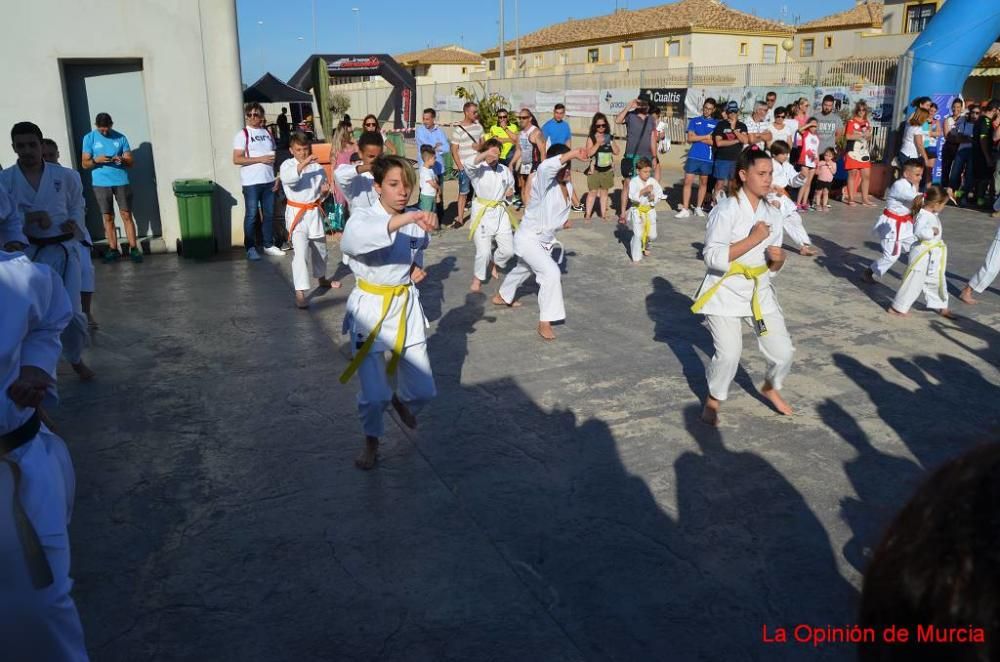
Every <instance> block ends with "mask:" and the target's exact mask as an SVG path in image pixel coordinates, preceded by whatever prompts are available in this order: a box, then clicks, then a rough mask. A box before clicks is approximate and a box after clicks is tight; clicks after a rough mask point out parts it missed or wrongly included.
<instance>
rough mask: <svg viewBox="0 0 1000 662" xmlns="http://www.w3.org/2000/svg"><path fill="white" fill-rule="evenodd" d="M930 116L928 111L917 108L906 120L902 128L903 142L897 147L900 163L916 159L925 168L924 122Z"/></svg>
mask: <svg viewBox="0 0 1000 662" xmlns="http://www.w3.org/2000/svg"><path fill="white" fill-rule="evenodd" d="M928 117H930V111H929V110H924V109H923V108H919V107H918V108H917V109H916V110H915V111H913V114H912V115H910V119H908V120H907V121H906V128H905V129H904V130H903V142H902V144H901V145H900V147H899V157H897V161H899V163H900V164H903V163H906V161H908V160H909V159H918V160H919V161H920V163H921V164H922V165H923V166H924V169H925V170H926V166H927V162H928V160H929V157H928V156H927V148H926V147H924V144H925V143H924V123H925V122H926V121H927V118H928Z"/></svg>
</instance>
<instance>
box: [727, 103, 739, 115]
mask: <svg viewBox="0 0 1000 662" xmlns="http://www.w3.org/2000/svg"><path fill="white" fill-rule="evenodd" d="M726 112H727V113H738V112H740V104H738V103H736V102H735V101H729V102H727V103H726Z"/></svg>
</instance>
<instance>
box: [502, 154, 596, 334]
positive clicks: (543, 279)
mask: <svg viewBox="0 0 1000 662" xmlns="http://www.w3.org/2000/svg"><path fill="white" fill-rule="evenodd" d="M545 156H546V158H545V160H544V161H542V162H541V164H539V166H538V170H537V171H536V172H535V173H534V176H533V177H532V178H531V197H530V198H529V201H528V208H527V209H526V210H525V212H524V218H522V219H521V223H520V225H519V226H518V228H517V231H516V232H515V233H514V254H515V255H517V257H518V261H517V266H516V267H514V268H513V269H512V270H511V271H510V273H508V274H507V277H506V278H504V279H503V283H501V284H500V291H499V292H498V293H497V295H496V296H494V297H493V303H494V304H496V305H498V306H516V305H519V304H518V303H517V302H515V301H514V296H515V294H516V293H517V287H518V285H520V284H521V283H523V282H524V281H525V280H527V279H528V278H530V277H531V275H532V274H534V276H535V280H536V281H538V312H539V314H538V319H539V322H538V335H540V336H541V337H542V338H544V339H545V340H555V339H556V334H555V333H553V331H552V322H556V321H558V320H561V319H565V318H566V308H565V306H564V304H563V296H562V273H561V272H560V271H559V265H557V264H556V263H555V261H554V260H553V259H552V249H553V248H554V247H555V246H556V244H558V243H559V242H557V241H556V232H558V231H559V230H561V229H563V228H564V227H568V226H569V212H570V206H571V201H572V200H573V184H572V182H570V171H569V162H570V161H572V160H573V159H579V160H580V161H586V160H587V159H588V158H589V157H588V156H587V150H586V148H581V149H575V150H570V148H569V147H567V146H566V145H562V144H555V145H552V147H549V149H548V151H547V152H546V154H545ZM560 248H561V247H560Z"/></svg>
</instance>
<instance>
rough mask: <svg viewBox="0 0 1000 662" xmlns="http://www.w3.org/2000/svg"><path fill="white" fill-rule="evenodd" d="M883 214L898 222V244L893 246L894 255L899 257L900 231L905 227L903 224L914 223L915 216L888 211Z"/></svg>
mask: <svg viewBox="0 0 1000 662" xmlns="http://www.w3.org/2000/svg"><path fill="white" fill-rule="evenodd" d="M882 214H883V215H885V216H888V217H889V218H891V219H892V220H894V221H896V243H895V244H893V247H892V254H893V255H899V229H900V228H901V227H902V226H903V223H912V222H913V216H911V215H910V214H897V213H896V212H892V211H889V210H888V209H886V210H885V211H883V212H882Z"/></svg>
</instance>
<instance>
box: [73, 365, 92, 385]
mask: <svg viewBox="0 0 1000 662" xmlns="http://www.w3.org/2000/svg"><path fill="white" fill-rule="evenodd" d="M70 365H71V367H72V368H73V372H75V373H76V376H77V377H79V378H80V381H81V382H89V381H90V380H91V379H93V378H94V377H96V376H97V373H96V372H94V371H93V370H91V369H90V366H88V365H87V364H86V363H84V362H83V361H80V362H79V363H71V364H70Z"/></svg>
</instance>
